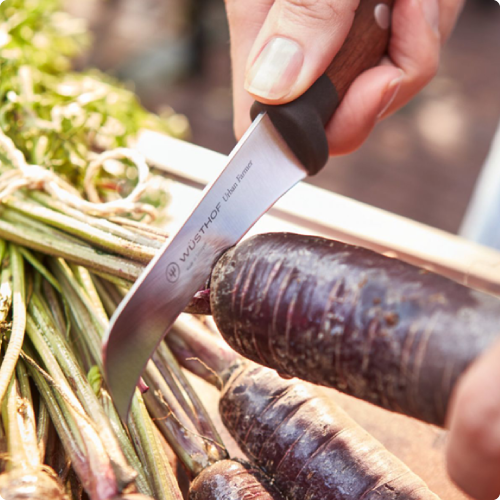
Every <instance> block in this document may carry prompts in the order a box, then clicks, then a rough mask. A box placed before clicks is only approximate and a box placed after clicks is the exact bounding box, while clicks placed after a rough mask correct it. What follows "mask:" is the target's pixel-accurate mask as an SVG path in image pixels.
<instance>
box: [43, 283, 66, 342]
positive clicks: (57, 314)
mask: <svg viewBox="0 0 500 500" xmlns="http://www.w3.org/2000/svg"><path fill="white" fill-rule="evenodd" d="M58 286H59V283H58ZM42 289H43V295H44V298H45V300H46V301H47V305H48V308H49V310H50V311H51V312H52V318H53V319H54V321H55V323H56V326H57V329H58V330H59V331H61V332H66V337H68V335H69V330H70V327H71V325H70V323H69V315H70V312H69V306H68V301H67V300H66V299H65V298H64V295H62V294H60V295H59V297H60V298H61V301H59V300H58V296H57V295H56V293H55V291H54V288H52V286H51V285H50V284H49V282H48V281H46V280H45V281H43V283H42ZM61 291H62V290H61ZM61 302H62V307H61Z"/></svg>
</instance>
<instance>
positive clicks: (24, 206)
mask: <svg viewBox="0 0 500 500" xmlns="http://www.w3.org/2000/svg"><path fill="white" fill-rule="evenodd" d="M6 205H7V206H9V207H10V208H12V209H14V210H16V211H17V212H19V213H21V214H23V215H25V216H28V217H30V218H32V219H35V220H37V221H39V222H43V223H44V224H48V225H49V226H52V227H55V228H57V229H60V230H62V231H64V232H65V233H68V234H71V235H73V236H76V237H78V238H79V239H82V240H84V241H86V242H88V243H90V244H91V245H92V246H93V247H99V248H102V249H104V250H107V251H108V252H112V253H116V254H118V255H123V256H124V257H128V258H130V259H133V260H136V261H139V262H144V263H147V262H149V261H150V260H151V259H152V258H153V257H154V255H155V254H156V249H154V248H153V249H152V248H150V247H146V246H143V245H138V244H137V243H133V242H131V241H129V240H126V239H123V238H119V237H117V236H114V235H112V234H110V233H108V232H105V231H102V230H100V229H97V228H95V227H94V226H91V225H90V224H87V223H85V222H81V221H79V220H78V219H75V218H74V217H69V216H67V215H65V214H62V213H60V212H56V211H55V210H51V209H50V208H46V207H43V206H41V205H39V204H37V203H30V202H25V201H22V200H20V199H18V198H17V197H14V196H13V197H10V198H9V200H8V201H7V202H6Z"/></svg>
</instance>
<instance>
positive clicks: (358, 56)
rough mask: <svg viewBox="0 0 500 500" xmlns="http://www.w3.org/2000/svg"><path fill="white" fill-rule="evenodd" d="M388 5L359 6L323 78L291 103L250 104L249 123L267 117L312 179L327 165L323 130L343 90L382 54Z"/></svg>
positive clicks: (379, 0) (373, 0)
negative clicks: (250, 120)
mask: <svg viewBox="0 0 500 500" xmlns="http://www.w3.org/2000/svg"><path fill="white" fill-rule="evenodd" d="M393 3H394V0H360V4H359V7H358V9H357V10H356V14H355V16H354V21H353V24H352V27H351V30H350V31H349V34H348V36H347V38H346V40H345V42H344V45H342V47H341V49H340V51H339V52H338V53H337V55H336V56H335V58H334V59H333V61H332V62H331V64H330V66H329V67H328V69H327V70H326V72H325V73H324V74H323V75H322V76H321V77H320V78H319V79H318V80H316V82H315V83H314V84H313V85H312V86H311V88H309V90H307V92H305V93H304V94H303V95H301V96H300V97H299V98H298V99H296V100H295V101H292V102H289V103H287V104H281V105H277V106H276V105H269V104H263V103H260V102H258V101H255V102H254V104H253V106H252V109H251V112H250V114H251V117H252V120H253V119H255V117H256V116H257V115H258V114H259V113H262V112H264V111H265V112H267V113H268V115H269V117H270V119H271V121H272V122H273V124H274V126H275V127H276V129H277V130H278V131H279V132H280V134H281V135H282V137H283V138H284V139H285V141H286V143H287V144H288V146H289V147H290V149H291V150H292V151H293V152H294V154H295V155H296V156H297V158H298V159H299V160H300V161H301V163H302V164H303V165H304V167H305V168H306V170H307V172H308V173H309V175H314V174H317V173H318V172H319V171H320V170H321V169H322V168H323V167H324V166H325V164H326V162H327V160H328V141H327V139H326V134H325V126H326V124H327V123H328V122H329V121H330V119H331V117H332V116H333V113H334V112H335V110H336V109H337V107H338V106H339V104H340V102H341V101H342V98H343V97H344V95H345V93H346V92H347V89H348V88H349V86H350V85H351V83H352V82H353V81H354V79H355V78H356V77H357V76H358V75H360V74H361V73H362V72H363V71H365V70H367V69H369V68H371V67H373V66H376V65H377V64H378V63H379V62H380V60H381V58H382V56H383V55H384V54H385V53H386V51H387V47H388V43H389V35H390V19H391V15H392V5H393Z"/></svg>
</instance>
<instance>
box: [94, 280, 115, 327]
mask: <svg viewBox="0 0 500 500" xmlns="http://www.w3.org/2000/svg"><path fill="white" fill-rule="evenodd" d="M91 276H92V281H93V283H94V286H95V289H96V291H97V293H98V295H99V297H100V299H101V302H102V305H103V307H104V310H105V311H106V314H107V315H108V317H111V316H112V314H113V313H114V312H115V310H116V308H117V307H118V304H119V303H120V302H121V300H122V298H123V297H122V296H121V294H120V292H119V291H118V289H117V288H116V287H115V286H113V284H112V283H109V282H107V281H106V280H103V279H102V278H100V277H99V276H96V275H91Z"/></svg>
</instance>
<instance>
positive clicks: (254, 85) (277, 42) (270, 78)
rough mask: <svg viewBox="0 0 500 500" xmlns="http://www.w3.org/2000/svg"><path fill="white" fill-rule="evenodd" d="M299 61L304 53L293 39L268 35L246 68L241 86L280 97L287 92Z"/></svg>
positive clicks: (272, 97) (256, 92) (263, 94)
mask: <svg viewBox="0 0 500 500" xmlns="http://www.w3.org/2000/svg"><path fill="white" fill-rule="evenodd" d="M303 61H304V54H303V52H302V48H301V47H300V45H299V44H298V43H297V42H294V41H293V40H290V39H288V38H283V37H275V38H272V39H271V40H269V42H268V43H267V45H266V46H265V47H264V49H263V50H262V52H261V53H260V54H259V56H258V57H257V59H256V60H255V62H254V63H253V65H252V67H251V68H250V71H249V72H248V74H247V78H246V82H245V88H246V90H247V91H248V92H250V93H252V94H255V95H256V96H260V97H263V98H265V99H280V98H282V97H284V96H286V95H287V94H288V93H289V92H290V90H291V88H292V85H293V83H294V82H295V80H296V79H297V77H298V75H299V72H300V69H301V68H302V63H303Z"/></svg>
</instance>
